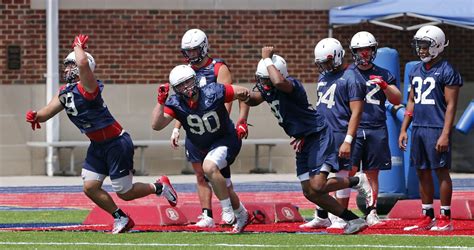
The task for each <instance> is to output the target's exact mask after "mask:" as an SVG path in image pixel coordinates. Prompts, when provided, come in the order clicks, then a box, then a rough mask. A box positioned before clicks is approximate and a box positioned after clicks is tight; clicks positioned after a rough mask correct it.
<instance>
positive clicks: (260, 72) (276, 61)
mask: <svg viewBox="0 0 474 250" xmlns="http://www.w3.org/2000/svg"><path fill="white" fill-rule="evenodd" d="M272 62H273V65H275V68H277V70H278V71H280V73H281V74H282V75H283V77H285V78H286V77H288V69H287V67H286V61H285V59H283V57H281V56H279V55H275V54H274V55H273V56H272ZM255 76H257V77H260V78H270V75H269V74H268V70H267V66H265V63H264V62H263V59H260V61H259V62H258V65H257V71H256V72H255Z"/></svg>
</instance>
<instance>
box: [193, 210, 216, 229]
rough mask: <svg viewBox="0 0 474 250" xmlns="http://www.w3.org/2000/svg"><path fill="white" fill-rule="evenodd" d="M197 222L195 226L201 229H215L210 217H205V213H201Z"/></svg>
mask: <svg viewBox="0 0 474 250" xmlns="http://www.w3.org/2000/svg"><path fill="white" fill-rule="evenodd" d="M198 219H199V221H198V222H196V224H195V226H197V227H201V228H213V227H216V224H215V223H214V219H213V218H212V217H209V216H207V214H206V213H202V214H201V215H199V216H198Z"/></svg>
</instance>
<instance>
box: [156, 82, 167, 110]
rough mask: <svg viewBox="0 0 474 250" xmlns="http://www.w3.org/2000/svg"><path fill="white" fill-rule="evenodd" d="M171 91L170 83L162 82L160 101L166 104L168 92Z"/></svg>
mask: <svg viewBox="0 0 474 250" xmlns="http://www.w3.org/2000/svg"><path fill="white" fill-rule="evenodd" d="M169 92H170V85H169V83H165V84H161V85H160V86H159V87H158V103H159V104H161V105H164V104H165V102H166V98H168V93H169Z"/></svg>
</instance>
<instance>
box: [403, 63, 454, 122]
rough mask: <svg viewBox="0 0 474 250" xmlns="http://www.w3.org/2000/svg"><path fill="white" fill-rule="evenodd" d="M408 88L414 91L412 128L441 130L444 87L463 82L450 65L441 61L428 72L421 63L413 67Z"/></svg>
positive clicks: (444, 104)
mask: <svg viewBox="0 0 474 250" xmlns="http://www.w3.org/2000/svg"><path fill="white" fill-rule="evenodd" d="M408 76H409V79H410V87H411V88H413V90H414V93H415V95H414V99H415V108H414V110H413V124H412V125H413V126H418V127H433V128H443V126H444V116H445V113H446V100H445V98H444V87H445V86H459V87H461V86H462V85H463V80H462V78H461V75H460V74H459V72H457V71H456V70H455V69H454V68H453V67H452V66H451V64H449V63H448V61H446V60H441V61H439V62H437V63H436V64H435V65H433V66H432V67H431V68H430V69H429V70H427V69H426V68H425V67H424V64H423V63H419V64H417V65H415V66H413V68H412V70H411V72H410V74H409V75H408Z"/></svg>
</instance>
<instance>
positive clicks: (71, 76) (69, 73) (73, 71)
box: [64, 59, 79, 84]
mask: <svg viewBox="0 0 474 250" xmlns="http://www.w3.org/2000/svg"><path fill="white" fill-rule="evenodd" d="M64 67H65V68H66V69H68V68H69V70H65V71H64V81H66V83H68V84H69V83H74V82H76V81H77V80H76V79H77V78H78V77H79V67H77V65H76V62H75V61H74V60H70V59H65V60H64Z"/></svg>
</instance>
